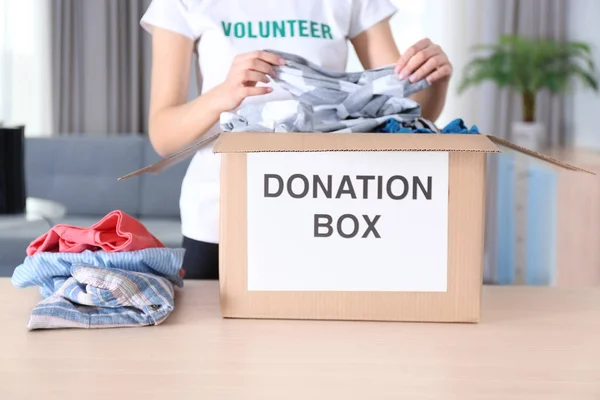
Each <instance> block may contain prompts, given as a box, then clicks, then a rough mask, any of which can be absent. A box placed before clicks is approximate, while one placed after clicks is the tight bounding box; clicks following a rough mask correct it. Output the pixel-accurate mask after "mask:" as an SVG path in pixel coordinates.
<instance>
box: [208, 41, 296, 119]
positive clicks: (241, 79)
mask: <svg viewBox="0 0 600 400" xmlns="http://www.w3.org/2000/svg"><path fill="white" fill-rule="evenodd" d="M284 64H285V60H284V59H283V58H281V57H279V56H277V55H275V54H273V53H269V52H266V51H253V52H251V53H245V54H239V55H238V56H236V57H235V59H234V60H233V63H232V64H231V68H230V69H229V73H228V74H227V78H226V79H225V82H223V83H222V84H221V85H219V86H218V91H219V106H220V108H221V109H222V110H223V111H230V110H233V109H234V108H236V107H238V106H239V105H240V104H241V103H242V101H244V99H245V98H246V97H249V96H258V95H261V94H266V93H270V92H271V91H272V90H273V89H272V88H270V87H268V86H256V84H257V83H258V82H264V83H269V79H268V78H267V75H269V76H271V77H273V76H274V75H275V70H274V69H273V67H274V66H276V65H284Z"/></svg>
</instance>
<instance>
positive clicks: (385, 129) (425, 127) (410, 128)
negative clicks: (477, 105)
mask: <svg viewBox="0 0 600 400" xmlns="http://www.w3.org/2000/svg"><path fill="white" fill-rule="evenodd" d="M377 132H380V133H471V134H477V133H479V129H478V128H477V126H476V125H473V127H472V128H470V129H469V128H468V127H467V126H466V125H465V122H464V121H463V120H462V119H455V120H454V121H452V122H450V123H449V124H448V125H446V126H445V127H444V128H443V129H442V130H440V129H438V128H437V127H436V126H435V125H434V124H433V123H431V122H429V121H427V120H424V119H422V118H417V119H415V120H414V121H400V122H399V121H396V120H395V119H391V118H390V119H388V120H387V121H386V122H385V125H383V126H382V127H381V128H379V129H378V130H377Z"/></svg>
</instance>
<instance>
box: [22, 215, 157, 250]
mask: <svg viewBox="0 0 600 400" xmlns="http://www.w3.org/2000/svg"><path fill="white" fill-rule="evenodd" d="M150 247H165V246H164V245H163V244H162V243H161V242H160V241H159V240H158V239H157V238H155V237H154V236H153V235H152V234H151V233H150V232H148V230H147V229H146V227H145V226H144V225H143V224H142V223H141V222H139V221H138V220H137V219H135V218H133V217H131V216H130V215H128V214H126V213H124V212H122V211H119V210H117V211H112V212H110V213H108V214H107V215H106V216H105V217H104V218H102V219H101V220H100V221H98V222H97V223H96V224H94V225H92V226H90V227H89V228H80V227H77V226H71V225H65V224H59V225H56V226H54V227H53V228H52V229H50V230H49V231H48V233H45V234H43V235H42V236H40V237H39V238H37V239H35V240H34V241H33V242H31V244H30V245H29V247H27V255H28V256H31V255H34V254H35V253H38V252H54V253H56V252H60V253H81V252H83V251H85V250H92V251H97V250H104V251H110V252H118V251H136V250H142V249H147V248H150Z"/></svg>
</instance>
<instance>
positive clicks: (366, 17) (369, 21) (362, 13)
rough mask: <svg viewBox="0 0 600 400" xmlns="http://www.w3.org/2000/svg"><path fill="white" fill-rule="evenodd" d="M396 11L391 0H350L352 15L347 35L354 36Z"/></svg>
mask: <svg viewBox="0 0 600 400" xmlns="http://www.w3.org/2000/svg"><path fill="white" fill-rule="evenodd" d="M396 11H397V8H396V6H394V4H392V2H391V0H352V16H351V21H350V29H349V32H348V37H349V38H350V39H352V38H355V37H356V36H358V35H359V34H360V33H362V32H363V31H365V30H367V29H369V28H370V27H372V26H373V25H375V24H376V23H378V22H380V21H382V20H384V19H385V18H387V17H391V16H392V15H394V14H395V13H396Z"/></svg>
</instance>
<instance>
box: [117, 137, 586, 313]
mask: <svg viewBox="0 0 600 400" xmlns="http://www.w3.org/2000/svg"><path fill="white" fill-rule="evenodd" d="M208 140H210V139H208ZM206 141H207V140H205V141H203V142H202V143H199V144H197V145H195V147H196V148H197V147H199V146H201V145H203V144H204V143H205V142H206ZM498 146H502V147H504V148H508V149H511V150H514V151H517V152H520V153H523V154H527V155H529V156H532V157H535V158H537V159H540V160H543V161H544V162H547V163H550V164H553V165H555V166H558V167H560V168H565V169H570V170H579V171H583V170H581V169H579V168H577V167H575V166H572V165H569V164H566V163H563V162H560V161H558V160H555V159H552V158H550V157H547V156H544V155H542V154H539V153H535V152H533V151H530V150H527V149H524V148H522V147H519V146H516V145H514V144H511V143H509V142H507V141H505V140H502V139H499V138H496V137H493V136H488V135H476V134H466V135H461V134H452V135H443V134H439V135H438V134H425V135H424V134H395V135H393V134H369V133H364V134H356V133H348V134H339V133H335V134H333V133H256V132H252V133H241V132H238V133H233V132H231V133H222V134H221V135H220V137H219V139H218V141H217V143H216V144H215V146H214V152H216V153H221V154H222V170H221V205H220V212H221V215H220V221H221V222H220V224H221V227H220V271H219V273H220V285H221V311H222V314H223V316H224V317H231V318H286V319H334V320H374V321H429V322H477V321H479V319H480V314H481V287H482V266H483V255H484V228H485V204H486V202H485V193H486V190H485V181H486V156H487V154H488V153H495V152H499V151H500V150H499V148H498ZM186 151H187V152H188V153H186ZM186 154H187V155H186ZM190 154H193V151H191V150H190V149H186V150H184V151H182V152H181V153H180V154H178V155H174V156H173V157H172V158H170V159H167V160H165V161H163V162H162V163H163V164H161V163H158V164H156V165H154V166H150V167H148V168H146V169H144V170H140V171H136V172H135V173H133V174H130V175H129V176H134V175H139V174H140V173H143V172H147V171H151V172H153V171H157V170H161V169H164V166H165V165H168V164H172V163H173V162H175V161H176V160H177V159H182V158H185V157H187V156H189V155H190ZM129 176H128V177H129Z"/></svg>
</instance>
